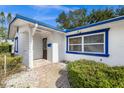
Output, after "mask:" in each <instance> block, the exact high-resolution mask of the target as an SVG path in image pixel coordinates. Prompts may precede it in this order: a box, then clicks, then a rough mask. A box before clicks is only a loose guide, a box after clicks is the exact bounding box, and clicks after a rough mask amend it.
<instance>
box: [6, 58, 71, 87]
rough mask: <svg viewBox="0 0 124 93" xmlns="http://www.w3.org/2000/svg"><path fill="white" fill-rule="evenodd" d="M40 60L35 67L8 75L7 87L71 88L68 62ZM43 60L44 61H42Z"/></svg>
mask: <svg viewBox="0 0 124 93" xmlns="http://www.w3.org/2000/svg"><path fill="white" fill-rule="evenodd" d="M42 61H43V60H40V61H38V62H37V63H36V64H39V62H40V64H39V65H36V64H35V66H36V67H35V68H34V69H32V70H28V71H23V72H21V73H17V74H15V75H12V76H10V77H8V79H7V80H6V82H5V83H6V87H16V88H28V87H36V88H69V87H70V86H69V83H68V79H67V71H66V64H64V63H49V62H44V61H43V62H42ZM41 62H42V63H41Z"/></svg>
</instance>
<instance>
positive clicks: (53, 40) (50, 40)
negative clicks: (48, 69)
mask: <svg viewBox="0 0 124 93" xmlns="http://www.w3.org/2000/svg"><path fill="white" fill-rule="evenodd" d="M47 44H52V45H51V47H47V51H48V52H47V57H48V60H50V61H52V60H56V58H58V61H63V60H64V59H65V34H63V33H58V32H52V33H51V34H50V35H49V37H47ZM57 52H58V53H57ZM53 53H54V54H53ZM55 53H56V54H55ZM55 56H56V58H55Z"/></svg>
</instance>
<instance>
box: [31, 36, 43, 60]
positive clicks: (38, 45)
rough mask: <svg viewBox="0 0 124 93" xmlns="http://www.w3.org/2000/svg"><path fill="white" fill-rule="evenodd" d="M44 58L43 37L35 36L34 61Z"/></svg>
mask: <svg viewBox="0 0 124 93" xmlns="http://www.w3.org/2000/svg"><path fill="white" fill-rule="evenodd" d="M42 57H43V51H42V37H41V35H40V34H35V35H34V36H33V59H34V60H35V59H41V58H42Z"/></svg>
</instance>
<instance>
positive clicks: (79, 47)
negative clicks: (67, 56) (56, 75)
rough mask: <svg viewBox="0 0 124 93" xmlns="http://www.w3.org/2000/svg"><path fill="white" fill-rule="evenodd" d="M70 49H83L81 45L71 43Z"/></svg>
mask: <svg viewBox="0 0 124 93" xmlns="http://www.w3.org/2000/svg"><path fill="white" fill-rule="evenodd" d="M69 51H82V46H81V45H69Z"/></svg>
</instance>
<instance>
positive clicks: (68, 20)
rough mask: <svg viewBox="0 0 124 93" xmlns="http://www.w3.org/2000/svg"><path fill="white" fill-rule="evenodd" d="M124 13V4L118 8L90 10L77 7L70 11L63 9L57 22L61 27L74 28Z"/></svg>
mask: <svg viewBox="0 0 124 93" xmlns="http://www.w3.org/2000/svg"><path fill="white" fill-rule="evenodd" d="M122 15H124V6H120V7H118V8H116V9H115V8H104V9H91V10H90V11H87V10H86V9H77V10H73V11H69V12H68V13H65V12H64V11H63V12H62V13H60V14H59V15H58V18H57V19H56V22H57V23H58V26H59V28H61V29H72V28H75V27H79V26H84V25H87V24H92V23H96V22H99V21H103V20H107V19H110V18H114V17H117V16H122Z"/></svg>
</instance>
